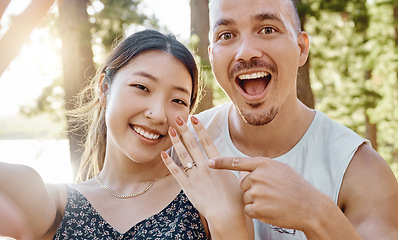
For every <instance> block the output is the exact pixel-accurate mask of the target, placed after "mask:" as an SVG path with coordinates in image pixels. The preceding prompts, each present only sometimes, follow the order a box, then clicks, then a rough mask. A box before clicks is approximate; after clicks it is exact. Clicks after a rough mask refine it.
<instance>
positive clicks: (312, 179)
mask: <svg viewBox="0 0 398 240" xmlns="http://www.w3.org/2000/svg"><path fill="white" fill-rule="evenodd" d="M231 106H232V103H231V102H228V103H224V104H222V105H220V106H217V107H215V108H212V109H209V110H207V111H204V112H202V113H199V114H198V115H197V117H198V119H199V120H200V121H201V122H202V123H203V125H204V126H205V128H206V129H207V131H208V133H209V134H210V136H211V137H212V139H213V141H214V143H215V146H216V147H217V149H218V151H219V153H220V155H221V156H228V157H230V156H241V157H247V156H246V155H245V154H243V153H242V152H240V151H239V150H238V149H237V148H236V147H235V146H234V145H233V143H232V140H231V137H230V135H229V131H228V129H229V126H228V113H229V110H230V108H231ZM314 111H315V117H314V119H313V121H312V123H311V125H310V127H309V128H308V130H307V132H306V133H305V134H304V136H303V137H302V138H301V140H300V141H299V142H298V143H297V144H296V146H294V147H293V148H292V149H291V150H290V151H289V152H287V153H286V154H284V155H282V156H279V157H277V158H274V160H277V161H279V162H282V163H285V164H287V165H289V166H291V167H292V168H294V169H295V170H296V171H297V172H298V173H299V174H300V175H301V176H303V177H304V179H306V180H307V181H308V182H309V183H310V184H312V185H313V186H314V187H315V188H316V189H318V190H319V191H321V192H323V193H324V194H326V195H328V196H329V197H330V198H331V199H333V201H334V202H335V203H336V204H337V200H338V196H339V191H340V187H341V183H342V180H343V177H344V173H345V171H346V169H347V167H348V164H349V163H350V161H351V159H352V157H353V156H354V154H355V152H356V150H357V149H358V147H359V146H360V145H361V144H362V143H364V142H365V143H368V144H370V142H369V141H367V140H366V139H364V138H362V137H360V136H359V135H358V134H356V133H354V132H353V131H352V130H350V129H348V128H347V127H345V126H343V125H342V124H340V123H337V122H335V121H333V120H331V119H330V118H329V117H327V116H326V115H325V114H324V113H322V112H320V111H316V110H314ZM190 128H191V131H192V130H193V129H192V127H191V126H190ZM235 174H238V173H235ZM254 226H255V239H256V240H260V239H273V240H274V239H275V240H285V239H286V240H301V239H303V240H305V239H307V238H306V237H305V234H304V233H303V232H301V231H295V230H291V229H283V228H278V227H276V226H271V225H268V224H266V223H262V222H260V221H258V220H254Z"/></svg>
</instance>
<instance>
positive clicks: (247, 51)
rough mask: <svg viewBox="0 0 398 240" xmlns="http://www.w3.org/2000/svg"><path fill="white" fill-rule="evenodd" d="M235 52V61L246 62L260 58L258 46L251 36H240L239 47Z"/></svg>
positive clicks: (260, 52) (260, 51) (260, 53)
mask: <svg viewBox="0 0 398 240" xmlns="http://www.w3.org/2000/svg"><path fill="white" fill-rule="evenodd" d="M236 51H237V52H236V55H235V60H236V61H246V62H247V61H250V60H252V59H255V58H260V57H261V56H262V50H261V48H260V44H259V43H258V42H257V41H256V39H255V37H254V36H251V35H247V36H241V39H240V41H239V46H238V48H237V50H236Z"/></svg>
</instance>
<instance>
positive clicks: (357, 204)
mask: <svg viewBox="0 0 398 240" xmlns="http://www.w3.org/2000/svg"><path fill="white" fill-rule="evenodd" d="M338 204H339V206H340V208H341V209H342V210H343V212H344V214H345V215H346V217H347V218H348V219H349V221H350V222H351V223H352V224H353V226H354V227H355V228H356V229H357V231H358V232H359V233H360V235H361V236H362V237H363V238H364V239H397V238H398V183H397V180H396V178H395V176H394V174H393V172H392V170H391V168H390V167H389V165H388V164H387V162H386V161H385V160H384V159H383V158H382V157H381V156H380V155H379V154H378V153H377V152H376V151H375V150H374V149H372V148H371V147H370V146H369V145H367V144H362V145H361V146H360V147H359V148H358V150H357V152H356V153H355V155H354V157H353V159H352V161H351V163H350V165H349V166H348V168H347V171H346V174H345V176H344V179H343V183H342V186H341V190H340V195H339V201H338Z"/></svg>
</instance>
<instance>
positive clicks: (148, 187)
mask: <svg viewBox="0 0 398 240" xmlns="http://www.w3.org/2000/svg"><path fill="white" fill-rule="evenodd" d="M169 174H170V172H169V171H167V173H166V175H164V176H163V177H159V178H154V179H152V180H151V182H150V183H149V184H148V186H147V187H146V188H144V189H142V190H141V191H139V192H136V193H132V194H129V195H118V194H116V193H115V192H114V191H113V190H112V189H111V188H110V187H108V186H106V185H104V184H103V183H102V182H101V180H100V179H99V174H97V175H96V176H95V180H96V181H97V183H98V185H100V186H101V187H103V188H105V189H106V190H107V191H108V192H110V193H111V194H112V196H114V197H116V198H120V199H126V198H132V197H138V196H140V195H142V194H144V193H146V192H147V191H148V190H149V189H150V188H151V187H152V186H153V184H154V183H155V182H156V181H157V180H159V179H161V178H164V177H167V176H168V175H169Z"/></svg>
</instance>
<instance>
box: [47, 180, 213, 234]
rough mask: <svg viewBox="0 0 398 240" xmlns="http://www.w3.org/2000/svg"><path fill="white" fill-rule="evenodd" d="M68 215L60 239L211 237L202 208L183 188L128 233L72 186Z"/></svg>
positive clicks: (60, 228)
mask: <svg viewBox="0 0 398 240" xmlns="http://www.w3.org/2000/svg"><path fill="white" fill-rule="evenodd" d="M67 189H68V200H67V204H66V207H65V215H64V217H63V219H62V222H61V224H60V225H59V227H58V229H57V232H56V234H55V235H54V238H53V239H54V240H58V239H110V240H113V239H134V240H139V239H140V240H141V239H143V240H144V239H145V240H150V239H153V240H156V239H159V240H161V239H195V240H196V239H205V240H207V239H208V238H207V236H206V233H205V231H204V228H203V225H202V222H201V220H200V216H199V213H198V211H197V210H196V209H195V208H194V207H193V205H192V203H191V202H190V201H189V200H188V198H187V196H186V195H185V194H184V192H183V191H181V192H180V193H179V194H178V195H177V197H176V198H175V199H174V200H173V201H172V202H171V203H170V204H169V205H168V206H167V207H166V208H165V209H163V210H162V211H160V212H159V213H157V214H155V215H153V216H151V217H149V218H147V219H144V220H142V221H141V222H139V223H138V224H137V225H135V226H133V227H132V228H130V230H128V231H127V232H126V233H123V234H121V233H119V232H118V231H116V230H115V229H113V228H112V226H111V225H109V224H108V223H107V222H106V221H105V220H104V219H103V218H102V217H101V215H99V214H98V212H97V211H96V210H95V209H94V208H93V207H92V206H91V204H90V202H89V201H88V200H87V199H86V198H85V197H84V196H83V195H82V194H81V193H80V192H78V191H77V190H76V189H74V188H72V187H71V186H68V187H67Z"/></svg>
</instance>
